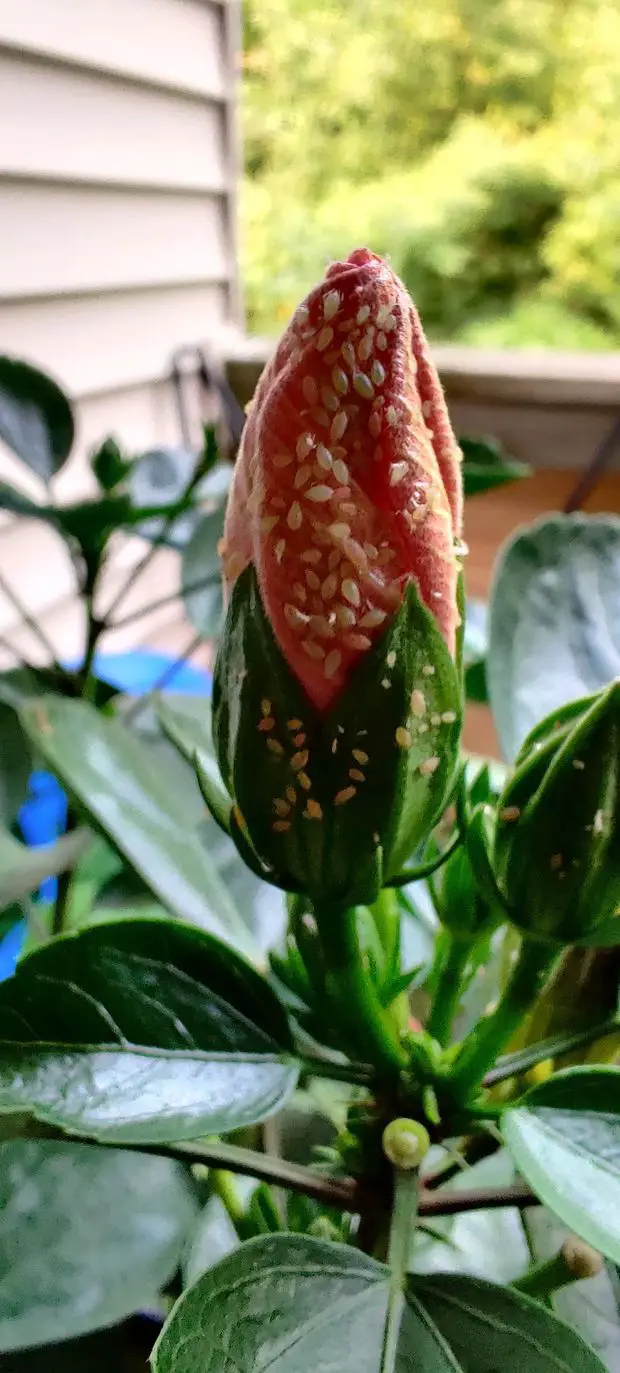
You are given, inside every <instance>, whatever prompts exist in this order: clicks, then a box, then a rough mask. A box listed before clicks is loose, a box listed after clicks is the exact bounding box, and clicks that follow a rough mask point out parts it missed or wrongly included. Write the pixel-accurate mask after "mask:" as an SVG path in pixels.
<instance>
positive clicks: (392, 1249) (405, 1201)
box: [380, 1168, 420, 1373]
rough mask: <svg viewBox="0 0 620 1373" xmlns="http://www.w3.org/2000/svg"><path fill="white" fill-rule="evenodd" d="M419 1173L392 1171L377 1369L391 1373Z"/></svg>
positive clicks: (415, 1212)
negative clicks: (382, 1325) (382, 1327)
mask: <svg viewBox="0 0 620 1373" xmlns="http://www.w3.org/2000/svg"><path fill="white" fill-rule="evenodd" d="M419 1186H420V1183H419V1176H418V1170H417V1168H414V1169H412V1170H410V1171H408V1172H404V1171H402V1170H401V1169H397V1170H396V1172H395V1174H394V1209H393V1211H392V1222H391V1225H390V1242H389V1247H388V1267H389V1269H390V1290H389V1295H388V1308H387V1317H386V1322H385V1334H384V1337H383V1350H382V1354H381V1370H380V1373H393V1370H394V1368H395V1367H396V1353H397V1348H398V1340H399V1336H400V1321H401V1315H402V1310H403V1305H404V1300H405V1296H404V1289H405V1283H406V1280H407V1271H408V1267H409V1252H410V1248H411V1235H412V1231H413V1229H414V1226H415V1221H416V1216H417V1211H418V1196H419Z"/></svg>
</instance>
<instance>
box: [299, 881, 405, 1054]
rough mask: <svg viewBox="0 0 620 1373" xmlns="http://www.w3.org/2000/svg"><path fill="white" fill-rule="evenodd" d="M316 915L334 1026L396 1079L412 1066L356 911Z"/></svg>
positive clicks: (353, 908)
mask: <svg viewBox="0 0 620 1373" xmlns="http://www.w3.org/2000/svg"><path fill="white" fill-rule="evenodd" d="M315 915H316V919H317V924H318V927H319V933H320V936H321V941H322V944H323V951H324V954H325V964H326V971H327V979H326V981H327V992H328V997H329V999H330V1001H331V1003H332V1006H333V1012H332V1014H333V1017H334V1021H335V1023H337V1024H339V1025H342V1026H343V1027H344V1029H345V1031H346V1035H347V1042H348V1044H349V1045H350V1046H351V1047H352V1046H355V1051H356V1054H358V1055H361V1056H362V1057H363V1058H364V1059H367V1060H368V1062H369V1063H370V1064H371V1065H372V1067H374V1068H382V1069H383V1071H384V1072H386V1073H387V1074H389V1075H390V1076H392V1077H393V1076H395V1075H396V1074H397V1073H399V1072H400V1071H401V1070H402V1069H403V1068H405V1067H406V1065H407V1055H406V1053H405V1051H404V1049H403V1047H402V1044H401V1042H400V1036H399V1033H398V1028H397V1026H396V1025H395V1023H394V1020H393V1017H392V1016H391V1015H390V1010H389V1008H388V1009H385V1008H384V1007H383V1006H382V1005H381V1002H380V1000H379V996H378V994H377V991H376V989H375V987H374V986H373V983H372V980H371V975H370V969H369V968H368V967H367V966H365V963H364V960H363V958H362V954H361V951H360V945H359V939H358V933H357V914H356V909H355V907H354V906H351V907H349V909H348V910H344V911H343V910H341V909H333V908H331V907H330V908H328V907H325V906H324V907H323V908H322V909H321V910H320V911H319V909H318V908H315Z"/></svg>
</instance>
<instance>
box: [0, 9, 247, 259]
mask: <svg viewBox="0 0 620 1373" xmlns="http://www.w3.org/2000/svg"><path fill="white" fill-rule="evenodd" d="M86 8H87V7H86V5H85V10H86ZM118 37H119V42H120V41H121V36H120V35H119V36H118ZM1 174H4V175H17V176H21V177H26V178H32V177H34V176H36V177H42V178H48V177H51V178H55V179H61V180H62V179H65V180H70V181H71V180H74V181H104V182H112V183H115V184H126V185H132V186H140V185H142V186H162V187H165V186H169V187H171V188H173V187H177V188H185V189H190V190H191V189H195V190H217V191H219V190H222V189H224V188H225V183H226V171H225V133H224V111H223V108H222V107H219V106H218V105H216V104H212V103H211V102H208V101H202V100H198V99H196V98H190V97H188V96H182V95H176V94H173V93H171V92H168V91H163V90H159V91H155V90H151V89H149V88H147V87H140V86H131V85H127V84H126V83H124V82H122V81H120V80H116V79H114V78H108V77H105V76H101V75H99V74H96V73H90V72H89V73H85V72H82V71H78V70H71V69H70V68H67V67H52V66H45V65H42V64H40V63H34V62H31V61H28V60H26V59H23V58H21V57H18V56H16V55H14V54H13V53H7V52H4V53H2V52H0V175H1ZM78 230H79V226H76V232H77V231H78Z"/></svg>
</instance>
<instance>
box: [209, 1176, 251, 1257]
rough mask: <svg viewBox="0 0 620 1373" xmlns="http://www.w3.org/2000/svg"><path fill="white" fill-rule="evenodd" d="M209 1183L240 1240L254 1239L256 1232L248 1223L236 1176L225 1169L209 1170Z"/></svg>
mask: <svg viewBox="0 0 620 1373" xmlns="http://www.w3.org/2000/svg"><path fill="white" fill-rule="evenodd" d="M209 1183H210V1185H211V1191H212V1193H213V1196H215V1197H219V1200H220V1201H221V1203H222V1206H223V1207H224V1210H225V1211H226V1213H227V1215H228V1218H229V1220H230V1221H231V1224H232V1225H233V1228H234V1230H235V1231H236V1233H237V1235H238V1236H239V1239H240V1240H248V1239H252V1236H253V1235H255V1233H256V1231H255V1228H254V1226H253V1225H252V1224H251V1222H248V1218H247V1216H246V1212H245V1207H244V1206H243V1204H242V1202H241V1198H240V1196H239V1193H238V1191H237V1185H236V1183H235V1178H234V1174H233V1173H229V1172H227V1171H226V1169H224V1168H211V1169H210V1170H209Z"/></svg>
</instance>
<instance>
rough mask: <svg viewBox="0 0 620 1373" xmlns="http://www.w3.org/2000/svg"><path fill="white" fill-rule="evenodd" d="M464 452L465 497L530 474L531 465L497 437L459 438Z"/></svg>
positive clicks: (490, 489) (491, 489) (476, 494)
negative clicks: (521, 460)
mask: <svg viewBox="0 0 620 1373" xmlns="http://www.w3.org/2000/svg"><path fill="white" fill-rule="evenodd" d="M459 444H460V447H461V451H462V453H463V490H464V493H465V497H466V498H468V497H470V496H479V495H481V494H482V493H483V492H484V491H493V490H494V488H495V487H496V486H505V485H506V482H513V481H518V480H519V479H520V478H522V477H529V475H530V472H531V468H530V467H528V465H527V463H525V462H518V460H517V459H516V458H511V457H509V455H508V454H507V453H505V452H504V449H503V448H502V447H501V444H499V443H497V441H496V440H495V439H474V438H468V437H464V438H460V439H459Z"/></svg>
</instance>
